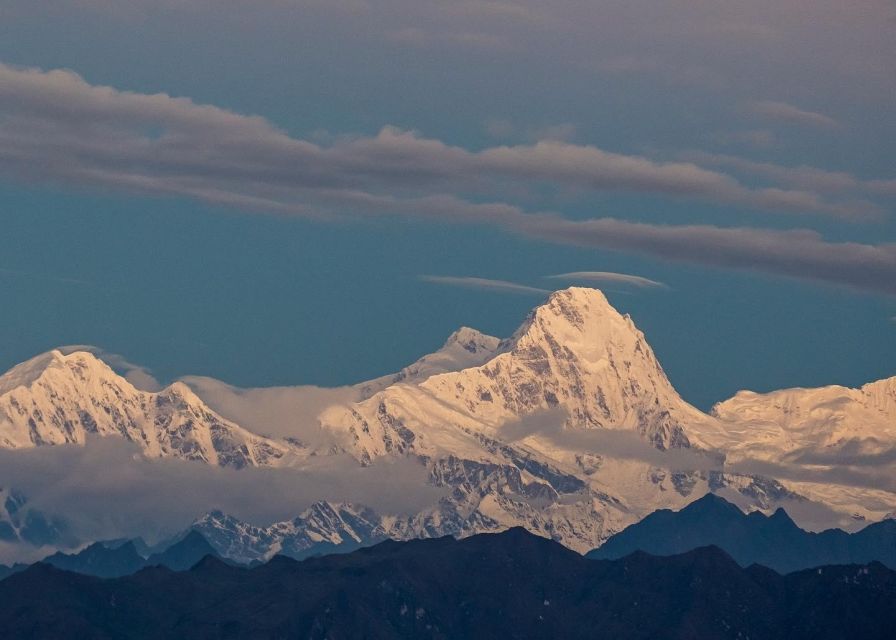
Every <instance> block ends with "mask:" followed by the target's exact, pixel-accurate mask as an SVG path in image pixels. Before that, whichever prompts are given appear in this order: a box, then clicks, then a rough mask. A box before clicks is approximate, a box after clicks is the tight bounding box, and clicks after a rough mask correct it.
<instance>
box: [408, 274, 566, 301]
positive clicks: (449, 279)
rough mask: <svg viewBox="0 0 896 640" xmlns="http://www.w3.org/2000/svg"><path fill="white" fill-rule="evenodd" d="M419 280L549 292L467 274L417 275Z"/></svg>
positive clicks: (526, 292)
mask: <svg viewBox="0 0 896 640" xmlns="http://www.w3.org/2000/svg"><path fill="white" fill-rule="evenodd" d="M418 280H420V281H421V282H431V283H433V284H444V285H448V286H452V287H462V288H464V289H480V290H483V291H497V292H502V293H521V294H526V295H539V296H540V295H547V294H549V293H550V291H549V290H548V289H539V288H538V287H529V286H527V285H524V284H517V283H516V282H509V281H507V280H492V279H490V278H475V277H467V276H430V275H422V276H418Z"/></svg>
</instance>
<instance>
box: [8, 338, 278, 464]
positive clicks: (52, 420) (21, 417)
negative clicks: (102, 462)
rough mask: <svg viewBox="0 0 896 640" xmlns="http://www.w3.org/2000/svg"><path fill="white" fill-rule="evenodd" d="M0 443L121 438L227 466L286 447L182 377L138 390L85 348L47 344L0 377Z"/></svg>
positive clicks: (268, 457) (274, 460)
mask: <svg viewBox="0 0 896 640" xmlns="http://www.w3.org/2000/svg"><path fill="white" fill-rule="evenodd" d="M0 391H2V393H0V447H2V448H8V449H19V448H30V447H34V446H38V445H58V444H80V445H83V444H85V443H86V441H87V438H88V437H90V436H99V437H106V436H117V437H123V438H125V439H127V440H129V441H130V442H133V443H135V444H137V445H138V446H139V447H140V448H141V450H142V451H143V452H144V454H145V455H147V456H149V457H176V458H183V459H186V460H199V461H203V462H206V463H209V464H214V465H220V466H231V467H244V466H269V465H273V464H280V463H281V462H283V461H285V460H286V458H287V454H289V453H290V447H289V446H288V445H286V444H284V443H278V442H274V441H271V440H268V439H266V438H263V437H261V436H257V435H255V434H252V433H249V432H248V431H246V430H245V429H242V428H241V427H239V426H238V425H236V424H233V423H232V422H230V421H228V420H226V419H224V418H222V417H221V416H220V415H218V414H216V413H215V412H213V411H212V410H211V409H210V408H209V407H208V406H207V405H206V404H205V403H204V402H203V401H202V400H201V399H200V398H199V397H197V396H196V394H195V393H193V391H192V390H190V388H189V387H188V386H187V385H185V384H183V383H181V382H175V383H174V384H172V385H170V386H168V387H166V388H165V389H162V390H161V391H159V392H157V393H151V392H147V391H141V390H139V389H137V388H136V387H134V386H133V385H132V384H131V383H130V382H128V381H127V380H126V379H125V378H123V377H122V376H119V375H118V374H117V373H115V372H114V371H113V370H112V369H111V368H110V367H109V366H108V365H107V364H106V363H105V362H103V361H102V360H100V359H99V358H97V357H96V356H95V355H93V354H92V353H89V352H87V351H75V352H72V353H69V354H63V353H62V352H61V351H59V350H53V351H50V352H48V353H45V354H42V355H39V356H37V357H35V358H32V359H31V360H29V361H27V362H25V363H22V364H21V365H18V366H17V367H14V368H13V369H11V370H10V371H9V372H8V373H6V374H5V375H3V376H2V377H0Z"/></svg>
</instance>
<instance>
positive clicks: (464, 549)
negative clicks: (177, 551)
mask: <svg viewBox="0 0 896 640" xmlns="http://www.w3.org/2000/svg"><path fill="white" fill-rule="evenodd" d="M47 594H52V598H50V599H48V598H47ZM894 605H896V572H893V571H891V570H889V569H887V568H886V567H884V566H883V565H881V564H879V563H872V564H870V565H864V566H861V565H847V566H834V567H824V568H821V569H813V570H811V571H803V572H797V573H792V574H789V575H786V576H781V575H779V574H777V573H775V572H774V571H771V570H769V569H766V568H763V567H758V566H752V567H749V568H746V569H744V568H742V567H740V566H739V565H738V564H737V563H736V562H735V561H734V560H732V559H731V558H730V557H729V556H728V555H727V554H725V553H724V552H723V551H721V550H720V549H718V548H716V547H707V548H701V549H697V550H694V551H691V552H688V553H685V554H681V555H677V556H671V557H656V556H650V555H648V554H645V553H635V554H633V555H630V556H628V557H626V558H623V559H620V560H612V561H611V560H588V559H586V558H583V557H582V556H580V555H579V554H577V553H575V552H572V551H570V550H568V549H566V548H564V547H562V546H561V545H559V544H557V543H555V542H552V541H550V540H546V539H544V538H540V537H536V536H534V535H532V534H529V533H527V532H526V531H525V530H523V529H520V528H514V529H510V530H508V531H506V532H504V533H501V534H492V535H488V534H485V535H475V536H472V537H469V538H466V539H464V540H460V541H458V540H455V539H453V538H449V537H445V538H438V539H430V540H415V541H409V542H394V541H387V542H383V543H381V544H378V545H376V546H374V547H370V548H366V549H361V550H359V551H355V552H352V553H350V554H346V555H334V556H327V557H323V558H313V559H309V560H305V561H303V562H297V561H295V560H291V559H288V558H285V557H282V556H277V557H276V558H274V559H273V560H272V561H270V562H268V563H267V564H265V565H262V566H259V567H257V568H255V569H251V570H250V569H243V568H235V567H232V566H228V565H226V564H224V563H223V562H221V561H220V560H218V559H215V558H213V557H211V556H208V557H206V558H204V559H203V560H201V561H200V562H199V563H197V564H196V565H195V566H194V567H193V568H192V569H190V570H189V571H185V572H172V571H171V570H170V569H166V568H163V567H153V568H148V569H143V570H142V571H140V572H138V573H136V574H134V575H132V576H128V577H125V578H117V579H107V580H103V579H99V578H95V577H90V576H84V575H79V574H75V573H70V572H66V571H62V570H60V569H57V568H55V567H52V566H50V565H47V564H38V565H34V566H32V567H31V568H29V569H28V570H26V571H24V572H22V573H19V574H16V575H14V576H11V577H9V578H7V579H6V580H3V581H2V582H0V628H2V629H3V632H4V634H6V635H8V637H20V638H24V637H33V638H37V637H39V638H63V637H65V638H73V637H85V638H86V637H91V638H121V639H136V638H170V637H182V638H193V639H203V638H256V639H264V638H286V637H296V638H354V637H369V638H381V639H389V638H442V639H453V638H464V639H469V638H588V639H595V638H596V639H601V638H622V637H624V638H634V639H640V638H645V639H646V638H682V639H684V638H732V639H734V638H748V637H749V638H762V639H764V640H776V639H778V638H781V639H783V638H787V639H797V640H799V639H803V638H805V639H809V638H811V639H813V640H825V639H828V638H830V639H833V638H838V639H839V638H845V637H853V638H864V639H872V640H873V639H876V638H889V637H891V634H892V629H893V628H894V624H896V606H894Z"/></svg>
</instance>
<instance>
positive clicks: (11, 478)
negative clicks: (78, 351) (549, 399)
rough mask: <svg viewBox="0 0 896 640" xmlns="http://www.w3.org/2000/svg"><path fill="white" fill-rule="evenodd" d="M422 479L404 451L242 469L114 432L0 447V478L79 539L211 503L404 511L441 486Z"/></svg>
mask: <svg viewBox="0 0 896 640" xmlns="http://www.w3.org/2000/svg"><path fill="white" fill-rule="evenodd" d="M427 479H428V476H427V473H426V469H425V467H423V466H422V465H420V464H418V463H417V462H415V461H413V460H410V459H396V460H379V461H377V462H376V463H374V464H372V465H371V466H369V467H362V466H361V465H359V464H358V463H357V461H355V460H353V459H350V458H349V457H347V456H325V457H321V458H318V459H315V458H312V459H311V460H310V461H309V462H308V464H306V465H304V466H303V467H302V468H296V469H292V468H286V469H258V468H247V469H241V470H233V469H223V468H219V467H214V466H210V465H206V464H202V463H197V462H186V461H182V460H175V459H153V460H150V459H147V458H144V457H143V456H142V455H140V454H139V453H138V450H137V448H136V447H135V446H134V445H132V444H130V443H128V442H126V441H125V440H123V439H120V438H98V439H95V440H92V441H90V442H89V443H88V444H87V445H86V446H77V445H60V446H52V447H49V446H48V447H37V448H35V449H32V450H27V451H21V450H17V451H9V450H0V486H3V487H14V488H15V489H16V490H18V491H20V492H21V493H23V494H24V495H25V496H26V497H27V498H28V507H29V508H32V509H37V510H39V511H41V512H44V513H48V514H52V515H54V516H60V517H62V518H63V519H65V521H66V522H67V523H68V524H69V525H70V527H71V529H72V532H73V533H74V534H75V535H76V536H77V537H78V538H79V539H81V540H87V541H89V540H102V539H111V538H118V537H136V536H146V537H148V538H150V539H152V538H161V537H164V536H167V535H170V534H172V533H175V532H177V531H180V530H182V529H184V528H186V527H187V526H189V525H190V523H191V522H192V521H193V520H194V519H196V518H197V517H200V516H202V515H203V514H205V513H207V512H208V511H210V510H212V509H221V510H222V511H224V512H225V513H229V514H232V515H235V516H237V517H239V518H241V519H244V520H247V521H249V522H257V523H259V524H269V523H271V522H277V521H282V520H287V519H291V518H294V517H295V516H297V515H298V514H299V513H300V512H301V511H303V510H304V509H306V508H307V507H308V506H309V505H311V504H312V503H313V502H316V501H318V500H329V501H334V502H354V503H361V504H365V505H368V506H371V507H373V508H374V509H377V510H379V511H380V512H382V513H392V514H410V513H414V512H416V511H418V510H420V509H422V508H424V507H426V506H428V505H432V504H435V503H436V502H437V501H438V499H439V498H440V497H441V496H442V495H443V490H441V489H438V488H436V487H433V486H431V485H429V484H428V483H427Z"/></svg>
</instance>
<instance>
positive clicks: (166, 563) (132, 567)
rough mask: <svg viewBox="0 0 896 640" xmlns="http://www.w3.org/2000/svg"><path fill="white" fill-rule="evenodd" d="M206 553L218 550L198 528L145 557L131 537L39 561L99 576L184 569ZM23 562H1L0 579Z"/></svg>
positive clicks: (22, 565)
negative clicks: (4, 565)
mask: <svg viewBox="0 0 896 640" xmlns="http://www.w3.org/2000/svg"><path fill="white" fill-rule="evenodd" d="M206 556H212V557H218V553H217V551H215V549H214V547H212V546H211V545H210V544H209V543H208V541H207V540H206V539H205V538H204V537H203V536H202V534H201V533H199V532H198V531H189V532H188V533H187V534H186V535H185V536H184V537H182V538H181V539H180V540H178V541H176V542H174V543H173V544H171V545H170V546H168V547H167V548H165V549H164V550H162V551H159V552H156V553H153V554H151V555H149V557H144V556H143V555H141V554H140V552H139V551H138V549H137V544H136V543H135V541H133V540H128V541H125V542H120V541H119V542H94V543H93V544H91V545H89V546H88V547H86V548H84V549H82V550H81V551H79V552H77V553H61V552H57V553H54V554H53V555H50V556H47V557H46V558H44V559H43V560H42V561H41V563H42V564H47V565H50V566H52V567H55V568H57V569H62V570H64V571H70V572H73V573H80V574H84V575H89V576H95V577H98V578H118V577H121V576H128V575H131V574H133V573H136V572H137V571H139V570H140V569H142V568H144V567H165V568H166V569H171V570H172V571H185V570H187V569H189V568H190V567H192V566H193V565H195V564H196V563H197V562H199V561H200V560H202V559H203V558H205V557H206ZM27 568H28V565H26V564H16V565H14V566H12V567H3V566H0V580H2V579H3V578H5V577H7V576H9V575H12V574H14V573H18V572H20V571H24V570H25V569H27Z"/></svg>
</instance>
